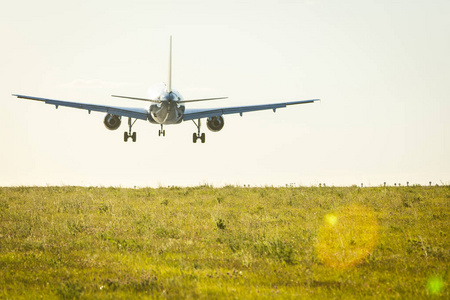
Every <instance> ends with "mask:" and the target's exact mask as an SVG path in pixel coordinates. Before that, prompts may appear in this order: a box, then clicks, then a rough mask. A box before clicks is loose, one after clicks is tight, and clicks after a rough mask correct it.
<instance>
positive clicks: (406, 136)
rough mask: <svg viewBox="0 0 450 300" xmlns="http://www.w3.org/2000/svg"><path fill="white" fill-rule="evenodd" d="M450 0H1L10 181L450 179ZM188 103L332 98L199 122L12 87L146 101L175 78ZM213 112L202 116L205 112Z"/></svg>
mask: <svg viewBox="0 0 450 300" xmlns="http://www.w3.org/2000/svg"><path fill="white" fill-rule="evenodd" d="M449 15H450V1H448V0H442V1H440V0H433V1H429V0H426V1H425V0H424V1H422V0H404V1H392V0H377V1H365V0H349V1H321V0H314V1H313V0H309V1H308V0H305V1H300V0H297V1H267V0H262V1H261V0H260V1H242V0H239V1H230V0H226V1H211V0H209V1H206V0H204V1H192V0H190V1H182V0H172V1H167V0H164V1H152V0H150V1H149V0H147V1H111V0H108V1H106V0H105V1H103V0H101V1H53V0H42V1H20V0H18V1H8V2H7V3H5V4H3V5H2V9H1V10H0V25H1V26H0V34H1V38H2V46H1V47H0V63H1V68H0V79H1V82H2V83H1V85H0V96H1V104H2V105H1V108H0V110H1V117H0V139H1V141H2V142H1V146H2V147H1V150H0V151H1V156H0V169H1V173H0V185H1V186H9V185H13V186H16V185H85V186H89V185H100V186H124V187H128V186H151V187H157V186H167V185H178V186H189V185H198V184H212V185H214V186H222V185H226V184H237V185H244V184H250V185H254V186H255V185H256V186H262V185H274V186H278V185H285V184H291V183H293V184H296V185H305V186H308V185H317V184H319V183H326V184H327V185H330V186H331V185H352V184H357V185H360V184H361V183H363V184H364V185H366V186H377V185H382V184H383V182H385V181H386V182H387V183H388V184H394V183H401V184H406V182H407V181H409V182H410V184H415V183H417V184H428V182H429V181H432V182H433V183H434V184H435V183H438V184H442V183H444V184H448V183H449V181H450V158H449V157H450V156H449V151H450V139H449V135H450V134H449V132H450V117H449V116H450V101H449V100H450V99H449V95H450V18H449ZM170 35H172V36H173V82H172V84H173V87H174V88H175V89H176V90H178V91H179V92H180V93H181V94H182V95H183V96H184V98H203V97H219V96H228V97H229V99H227V100H222V101H216V102H214V103H213V102H210V103H205V102H203V103H192V104H188V105H189V106H188V107H189V108H196V107H205V106H206V107H217V106H237V105H252V104H263V103H274V102H283V101H295V100H303V99H312V98H320V99H322V101H321V102H319V103H314V104H306V105H298V106H291V107H288V108H285V109H279V110H277V112H276V113H275V114H274V113H273V112H272V111H264V112H253V113H248V114H244V116H243V117H240V116H239V115H231V116H230V115H227V116H225V127H224V129H223V130H222V131H220V132H215V133H214V132H210V131H209V130H208V129H207V128H206V126H204V127H203V128H202V129H203V132H205V133H206V143H205V144H201V143H197V144H193V143H192V133H193V132H196V127H195V125H194V124H193V123H192V122H185V123H183V124H181V125H171V126H170V125H169V126H165V130H166V136H165V137H158V130H159V126H158V125H152V124H150V123H148V122H144V121H137V122H136V124H135V126H134V127H133V131H136V132H137V136H138V138H137V142H136V143H132V142H131V140H130V141H129V142H128V143H124V142H123V132H124V131H126V130H127V126H126V119H123V122H122V125H121V127H120V128H119V130H117V131H109V130H107V129H106V128H105V126H104V125H103V119H104V114H103V113H96V112H93V113H92V114H90V115H89V114H88V113H87V112H86V111H83V110H77V109H71V108H64V107H60V108H59V109H58V110H55V108H54V106H51V105H46V104H43V103H41V102H35V101H27V100H23V99H17V98H15V97H12V96H11V94H12V93H17V94H24V95H32V96H38V97H46V98H52V99H60V100H67V101H78V102H88V103H100V104H113V105H118V106H126V105H131V106H139V105H140V106H144V105H147V104H146V103H139V102H135V101H131V100H129V101H127V100H120V99H117V98H111V97H110V95H111V94H119V95H129V96H135V97H145V96H146V91H147V88H148V87H150V86H152V85H154V84H156V83H158V82H162V81H163V82H165V81H167V76H168V56H169V36H170ZM204 123H205V122H204Z"/></svg>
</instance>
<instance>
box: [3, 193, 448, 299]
mask: <svg viewBox="0 0 450 300" xmlns="http://www.w3.org/2000/svg"><path fill="white" fill-rule="evenodd" d="M449 235H450V187H449V186H440V187H421V186H410V187H406V186H405V187H372V188H360V187H356V186H353V187H286V188H273V187H258V188H256V187H255V188H248V187H235V186H226V187H223V188H213V187H210V186H198V187H184V188H179V187H171V188H157V189H153V188H140V189H126V188H97V187H90V188H88V187H69V186H67V187H10V188H6V187H4V188H0V298H1V299H21V298H27V299H28V298H33V299H34V298H44V299H54V298H55V299H91V298H95V299H130V298H141V299H142V298H143V299H145V298H152V299H153V298H169V299H186V298H194V299H197V298H200V299H217V298H226V299H252V298H258V299H261V298H262V299H264V298H283V299H284V298H286V299H290V298H292V299H294V298H317V299H319V298H335V299H341V298H345V299H360V298H402V299H417V298H432V299H435V298H436V299H439V298H442V299H449V298H450V292H449V286H448V283H449V277H450V274H449V266H450V237H449Z"/></svg>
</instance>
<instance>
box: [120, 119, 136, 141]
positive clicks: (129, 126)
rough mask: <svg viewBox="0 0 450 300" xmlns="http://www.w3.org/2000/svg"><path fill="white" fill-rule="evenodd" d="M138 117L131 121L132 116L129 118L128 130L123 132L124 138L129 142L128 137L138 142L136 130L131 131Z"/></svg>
mask: <svg viewBox="0 0 450 300" xmlns="http://www.w3.org/2000/svg"><path fill="white" fill-rule="evenodd" d="M136 121H137V119H136V120H134V122H133V123H131V118H128V132H126V131H125V132H124V133H123V140H124V141H125V142H128V138H131V139H132V140H133V142H136V132H133V133H131V127H133V125H134V123H136Z"/></svg>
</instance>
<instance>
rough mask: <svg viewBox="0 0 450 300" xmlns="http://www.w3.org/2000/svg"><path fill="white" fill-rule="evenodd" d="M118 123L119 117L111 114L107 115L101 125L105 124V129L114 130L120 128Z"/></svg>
mask: <svg viewBox="0 0 450 300" xmlns="http://www.w3.org/2000/svg"><path fill="white" fill-rule="evenodd" d="M120 123H121V121H120V117H119V116H116V115H113V114H107V115H106V117H105V120H104V121H103V124H105V126H106V128H108V129H109V130H116V129H117V128H119V127H120Z"/></svg>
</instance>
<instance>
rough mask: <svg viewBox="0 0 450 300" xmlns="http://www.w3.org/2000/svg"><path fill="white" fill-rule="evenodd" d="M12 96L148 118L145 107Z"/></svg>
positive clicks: (142, 118)
mask: <svg viewBox="0 0 450 300" xmlns="http://www.w3.org/2000/svg"><path fill="white" fill-rule="evenodd" d="M13 96H16V97H17V98H22V99H27V100H36V101H42V102H45V103H46V104H52V105H55V107H56V108H58V106H67V107H73V108H79V109H85V110H87V111H88V112H89V113H91V111H99V112H106V113H109V114H113V115H117V116H121V117H130V118H135V119H141V120H147V118H148V111H147V110H146V109H145V108H135V107H116V106H109V105H98V104H89V103H78V102H69V101H62V100H54V99H47V98H39V97H32V96H24V95H15V94H13Z"/></svg>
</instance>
